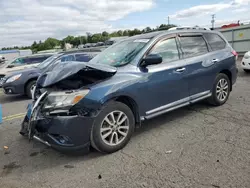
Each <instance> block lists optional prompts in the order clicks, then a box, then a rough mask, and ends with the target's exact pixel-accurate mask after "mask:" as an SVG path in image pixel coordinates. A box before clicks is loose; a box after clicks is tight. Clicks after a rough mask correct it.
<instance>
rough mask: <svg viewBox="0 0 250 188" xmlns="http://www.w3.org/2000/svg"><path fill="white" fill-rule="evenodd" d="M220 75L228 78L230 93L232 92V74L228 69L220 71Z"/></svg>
mask: <svg viewBox="0 0 250 188" xmlns="http://www.w3.org/2000/svg"><path fill="white" fill-rule="evenodd" d="M220 73H223V74H225V75H227V76H228V78H229V80H230V91H232V73H231V72H230V71H229V70H228V69H224V70H222V71H220Z"/></svg>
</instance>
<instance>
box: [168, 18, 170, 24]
mask: <svg viewBox="0 0 250 188" xmlns="http://www.w3.org/2000/svg"><path fill="white" fill-rule="evenodd" d="M168 25H170V18H169V16H168Z"/></svg>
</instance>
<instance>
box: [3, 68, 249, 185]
mask: <svg viewBox="0 0 250 188" xmlns="http://www.w3.org/2000/svg"><path fill="white" fill-rule="evenodd" d="M249 84H250V74H245V73H244V72H243V71H242V70H241V69H240V70H239V75H238V80H237V83H236V85H235V86H234V88H233V92H232V93H231V96H230V98H229V100H228V102H227V103H226V104H225V105H223V106H221V107H211V106H208V105H206V104H205V103H199V104H195V105H192V106H189V107H186V108H182V109H179V110H176V111H174V112H171V113H168V114H165V115H162V116H160V117H157V118H155V119H152V120H150V121H147V122H145V123H143V127H142V128H140V129H138V130H136V132H135V134H134V136H133V138H132V139H131V141H130V142H129V144H128V145H127V146H126V147H125V148H124V149H123V150H121V151H118V152H116V153H114V154H109V155H104V154H100V153H98V152H96V151H91V152H90V153H89V154H88V155H85V156H67V155H64V154H61V153H58V152H56V151H54V150H52V149H49V148H46V147H45V146H43V145H41V144H39V143H36V142H30V143H29V142H28V140H26V139H24V138H22V137H21V136H19V134H18V130H19V125H20V123H21V120H22V119H15V120H11V121H6V122H4V123H3V124H1V125H0V159H1V160H0V188H14V187H18V188H20V187H21V188H36V187H39V188H40V187H46V188H47V187H53V188H57V187H58V188H59V187H60V188H64V187H65V188H66V187H74V188H77V187H79V188H95V187H102V188H105V187H107V188H112V187H114V188H116V187H119V188H123V187H124V188H127V187H129V188H133V187H136V188H140V187H150V188H151V187H161V188H162V187H192V188H193V187H197V188H202V187H211V188H222V187H225V188H228V187H239V188H242V187H250V86H249ZM0 101H1V103H2V105H3V111H4V114H6V115H10V114H15V113H22V112H25V106H26V105H27V102H28V101H27V100H24V99H23V97H11V98H10V97H6V96H3V95H1V96H0ZM6 101H7V102H6ZM4 146H8V149H4Z"/></svg>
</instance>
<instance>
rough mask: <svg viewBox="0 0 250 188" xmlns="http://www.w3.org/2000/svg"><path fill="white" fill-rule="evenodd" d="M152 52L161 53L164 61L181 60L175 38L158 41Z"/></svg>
mask: <svg viewBox="0 0 250 188" xmlns="http://www.w3.org/2000/svg"><path fill="white" fill-rule="evenodd" d="M150 54H159V55H160V56H161V57H162V63H169V62H172V61H176V60H179V52H178V49H177V45H176V40H175V38H169V39H166V40H162V41H160V42H158V43H157V44H156V45H155V47H154V48H153V50H152V51H151V52H150Z"/></svg>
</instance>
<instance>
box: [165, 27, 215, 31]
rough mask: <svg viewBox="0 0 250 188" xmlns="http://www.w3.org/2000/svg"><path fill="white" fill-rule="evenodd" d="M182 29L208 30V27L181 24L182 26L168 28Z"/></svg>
mask: <svg viewBox="0 0 250 188" xmlns="http://www.w3.org/2000/svg"><path fill="white" fill-rule="evenodd" d="M183 29H198V30H210V29H209V28H208V27H196V26H195V27H190V26H183V27H172V28H170V29H168V30H169V31H172V30H183Z"/></svg>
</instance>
